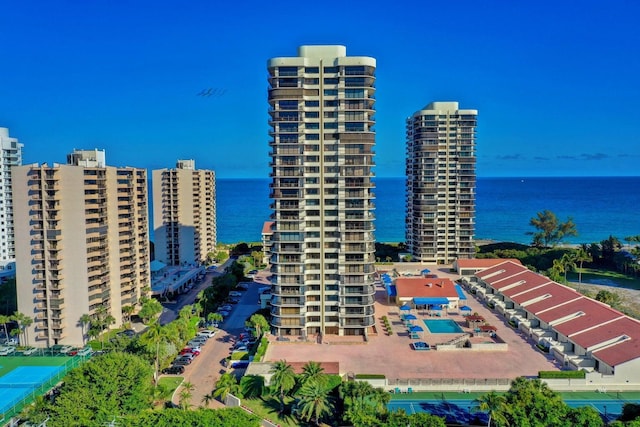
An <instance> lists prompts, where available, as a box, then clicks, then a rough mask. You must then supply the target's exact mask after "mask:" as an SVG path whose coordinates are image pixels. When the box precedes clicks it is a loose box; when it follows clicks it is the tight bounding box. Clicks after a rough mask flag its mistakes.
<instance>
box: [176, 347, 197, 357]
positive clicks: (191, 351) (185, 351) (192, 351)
mask: <svg viewBox="0 0 640 427" xmlns="http://www.w3.org/2000/svg"><path fill="white" fill-rule="evenodd" d="M185 354H193V355H194V356H199V355H200V350H196V349H193V348H189V347H187V348H183V349H182V351H181V352H180V355H182V356H184V355H185Z"/></svg>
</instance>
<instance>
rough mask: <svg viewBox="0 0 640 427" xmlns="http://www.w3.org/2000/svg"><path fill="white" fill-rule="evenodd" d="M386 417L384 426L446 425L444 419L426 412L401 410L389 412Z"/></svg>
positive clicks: (423, 426)
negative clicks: (410, 412)
mask: <svg viewBox="0 0 640 427" xmlns="http://www.w3.org/2000/svg"><path fill="white" fill-rule="evenodd" d="M385 418H386V423H384V424H380V426H381V427H382V426H384V427H406V426H410V427H446V424H445V422H444V419H442V418H441V417H437V416H435V415H431V414H427V413H426V412H418V413H415V414H410V415H409V414H407V413H406V412H405V411H403V410H398V411H394V412H391V413H390V414H389V415H388V416H387V417H385Z"/></svg>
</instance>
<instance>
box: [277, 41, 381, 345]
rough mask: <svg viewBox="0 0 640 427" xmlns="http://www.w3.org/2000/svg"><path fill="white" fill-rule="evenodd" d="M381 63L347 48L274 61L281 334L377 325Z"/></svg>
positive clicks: (308, 50) (307, 49) (315, 49)
mask: <svg viewBox="0 0 640 427" xmlns="http://www.w3.org/2000/svg"><path fill="white" fill-rule="evenodd" d="M375 67H376V61H375V59H374V58H370V57H364V56H354V57H351V56H347V55H346V48H345V47H344V46H301V47H300V48H299V49H298V56H296V57H279V58H272V59H270V60H269V61H268V71H269V107H270V108H269V113H270V116H271V119H270V123H269V124H270V126H271V131H270V136H271V140H270V146H271V153H270V155H271V164H270V166H271V179H272V181H271V184H270V186H271V199H272V209H273V215H272V219H273V221H274V225H273V227H272V230H273V237H272V247H271V254H272V255H271V258H270V262H271V264H272V270H271V271H272V273H273V276H272V280H273V297H272V300H271V303H272V314H273V320H272V326H273V329H274V330H275V332H276V333H277V334H278V335H303V336H309V337H318V338H319V337H320V336H321V335H324V334H335V335H366V334H367V331H368V328H369V327H370V326H372V325H373V323H374V306H373V303H374V293H375V290H374V286H373V281H374V278H373V274H374V261H375V259H374V251H375V244H374V242H375V239H374V216H373V210H374V204H373V200H374V193H373V188H374V184H373V182H372V177H373V172H372V168H373V166H374V161H373V156H374V152H373V146H374V142H375V131H374V124H375V121H374V113H375V110H374V102H375V101H374V98H375V97H374V94H375Z"/></svg>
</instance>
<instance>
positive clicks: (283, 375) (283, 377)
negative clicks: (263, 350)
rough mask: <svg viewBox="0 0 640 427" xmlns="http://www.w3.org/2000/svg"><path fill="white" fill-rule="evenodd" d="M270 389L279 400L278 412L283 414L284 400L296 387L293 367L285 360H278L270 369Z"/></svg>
mask: <svg viewBox="0 0 640 427" xmlns="http://www.w3.org/2000/svg"><path fill="white" fill-rule="evenodd" d="M270 372H271V374H272V376H271V383H270V384H271V387H272V388H273V389H274V391H275V392H276V393H277V394H278V398H279V399H280V412H281V413H282V412H284V398H285V396H286V395H287V394H288V393H289V391H291V390H292V389H293V387H294V386H295V385H296V374H295V373H294V372H293V367H292V366H291V365H289V364H288V363H287V362H286V361H285V360H279V361H277V362H276V363H274V364H273V366H272V367H271V371H270Z"/></svg>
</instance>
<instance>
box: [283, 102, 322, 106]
mask: <svg viewBox="0 0 640 427" xmlns="http://www.w3.org/2000/svg"><path fill="white" fill-rule="evenodd" d="M280 102H282V101H280ZM294 102H296V106H297V105H298V104H297V101H294ZM304 106H305V107H319V106H320V101H305V102H304Z"/></svg>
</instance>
